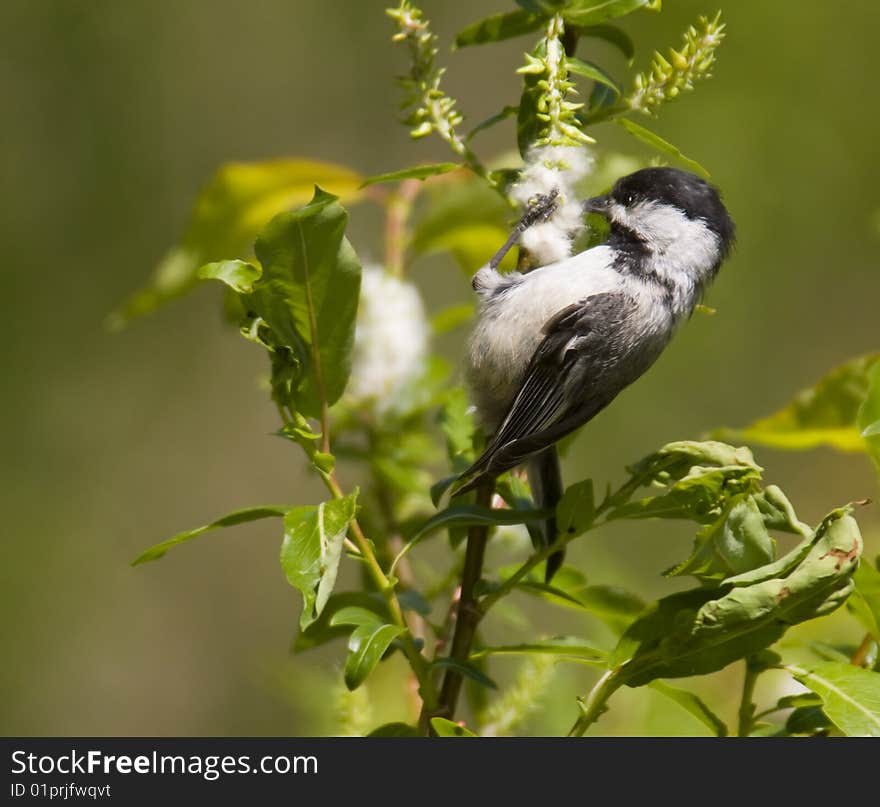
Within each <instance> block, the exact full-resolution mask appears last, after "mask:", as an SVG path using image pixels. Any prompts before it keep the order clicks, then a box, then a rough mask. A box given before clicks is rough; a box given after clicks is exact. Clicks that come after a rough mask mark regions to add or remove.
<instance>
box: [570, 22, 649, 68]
mask: <svg viewBox="0 0 880 807" xmlns="http://www.w3.org/2000/svg"><path fill="white" fill-rule="evenodd" d="M580 34H581V36H585V37H595V38H596V39H602V40H604V41H605V42H607V43H608V44H609V45H613V46H614V47H615V48H617V49H618V50H619V51H620V52H621V53H622V54H623V55H624V57H625V58H626V60H627V62H628V63H630V64H632V60H633V59H634V58H635V55H636V46H635V43H634V42H633V41H632V37H630V35H629V34H628V33H627V32H626V31H624V30H623V29H622V28H618V27H617V26H616V25H587V26H584V27H582V28H581V29H580Z"/></svg>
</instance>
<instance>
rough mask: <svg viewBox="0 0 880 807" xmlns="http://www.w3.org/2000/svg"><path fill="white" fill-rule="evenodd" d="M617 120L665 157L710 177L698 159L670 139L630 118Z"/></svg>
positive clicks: (626, 129) (638, 138) (630, 132)
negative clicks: (690, 155) (676, 145)
mask: <svg viewBox="0 0 880 807" xmlns="http://www.w3.org/2000/svg"><path fill="white" fill-rule="evenodd" d="M615 122H616V123H617V124H618V125H620V126H621V127H622V128H623V129H624V130H625V131H627V132H629V134H631V135H632V136H633V137H635V138H636V140H640V141H641V142H642V143H644V144H646V145H648V146H650V147H651V148H652V149H654V150H655V151H658V152H659V153H660V154H662V155H663V156H664V157H669V158H670V159H672V160H674V161H675V162H678V163H681V165H683V166H684V167H685V168H687V169H688V171H692V172H693V173H694V174H697V175H698V176H701V177H703V178H704V179H709V176H710V175H709V172H708V171H707V170H706V169H705V168H703V166H702V165H700V164H699V163H698V162H697V161H696V160H692V159H691V158H690V157H685V155H684V154H682V153H681V151H679V150H678V149H677V148H676V147H675V146H673V145H672V143H670V142H669V141H668V140H664V139H663V138H662V137H660V135H658V134H656V133H655V132H652V131H651V130H650V129H646V128H645V127H644V126H641V125H640V124H638V123H635V122H634V121H631V120H630V119H629V118H616V119H615Z"/></svg>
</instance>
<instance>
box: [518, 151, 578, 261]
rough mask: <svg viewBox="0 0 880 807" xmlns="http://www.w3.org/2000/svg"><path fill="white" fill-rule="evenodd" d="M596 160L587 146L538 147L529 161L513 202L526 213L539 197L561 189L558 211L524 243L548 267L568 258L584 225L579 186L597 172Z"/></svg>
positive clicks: (528, 234) (527, 234)
mask: <svg viewBox="0 0 880 807" xmlns="http://www.w3.org/2000/svg"><path fill="white" fill-rule="evenodd" d="M593 162H594V161H593V157H592V155H591V154H590V152H589V151H587V149H585V148H584V147H583V146H535V147H533V148H532V149H531V150H530V151H529V153H528V155H527V157H526V164H525V167H524V168H523V170H522V173H521V174H520V178H519V181H518V182H517V183H516V184H515V185H514V186H513V187H512V188H511V196H512V198H513V199H514V200H515V201H517V202H519V204H520V205H521V206H522V207H523V208H524V209H525V208H527V207H528V206H529V204H530V202H532V201H534V198H535V197H536V196H537V195H538V194H547V193H550V192H551V191H553V189H554V188H555V189H557V190H558V191H559V196H558V197H557V200H556V210H555V211H554V213H553V215H552V216H551V217H550V218H549V219H548V220H547V221H545V222H541V223H540V224H535V225H534V226H532V227H530V228H529V229H528V230H526V231H525V232H524V233H523V235H522V237H521V239H520V243H521V244H522V246H523V247H524V248H525V249H526V250H528V252H529V253H530V254H531V255H532V256H533V257H534V259H535V260H536V261H537V263H538V265H540V266H544V265H546V264H548V263H554V262H556V261H561V260H563V259H565V258H568V257H569V256H570V255H571V242H572V239H573V237H574V236H575V235H576V234H577V232H578V230H580V229H581V228H582V227H583V226H584V225H583V218H584V214H583V209H582V207H581V202H580V200H579V199H578V197H577V193H576V192H575V186H576V185H577V184H578V183H579V182H580V181H581V180H582V179H584V177H586V176H587V175H588V174H589V173H590V171H591V170H592V168H593Z"/></svg>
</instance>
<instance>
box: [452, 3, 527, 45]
mask: <svg viewBox="0 0 880 807" xmlns="http://www.w3.org/2000/svg"><path fill="white" fill-rule="evenodd" d="M543 24H544V17H542V16H540V15H538V14H532V13H531V12H528V11H525V10H521V11H508V12H505V13H503V14H493V15H492V16H491V17H487V18H486V19H483V20H479V21H478V22H474V23H471V24H470V25H468V26H467V28H464V29H463V30H461V31H460V32H459V33H458V35H457V36H456V37H455V47H456V48H466V47H468V45H482V44H485V43H486V42H501V41H502V40H505V39H512V38H513V37H515V36H522V35H523V34H528V33H531V32H532V31H537V30H538V29H539V28H540V27H541V26H542V25H543Z"/></svg>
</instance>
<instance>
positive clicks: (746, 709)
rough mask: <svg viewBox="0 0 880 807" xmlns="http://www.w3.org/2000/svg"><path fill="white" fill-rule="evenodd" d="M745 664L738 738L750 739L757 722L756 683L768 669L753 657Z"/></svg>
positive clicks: (747, 659) (737, 731)
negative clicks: (754, 698) (754, 699)
mask: <svg viewBox="0 0 880 807" xmlns="http://www.w3.org/2000/svg"><path fill="white" fill-rule="evenodd" d="M745 662H746V674H745V678H744V679H743V688H742V696H741V697H740V702H739V713H738V717H739V719H738V722H737V729H736V736H737V737H748V736H749V735H750V734H751V733H752V728H753V726H754V720H755V704H754V702H753V701H752V698H753V696H754V694H755V683H756V682H757V680H758V676H759V675H760V674H761V672H762V671H763V670H764V669H766V668H765V667H764V666H763V665H760V664H755V663H754V660H753V659H752V658H751V657H748V658H746V660H745Z"/></svg>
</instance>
